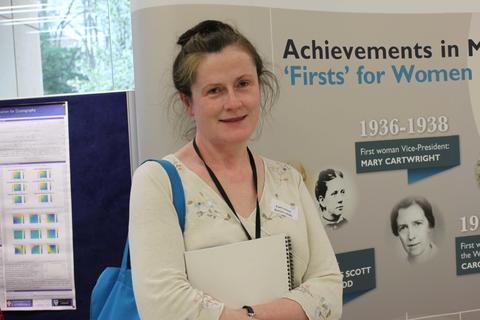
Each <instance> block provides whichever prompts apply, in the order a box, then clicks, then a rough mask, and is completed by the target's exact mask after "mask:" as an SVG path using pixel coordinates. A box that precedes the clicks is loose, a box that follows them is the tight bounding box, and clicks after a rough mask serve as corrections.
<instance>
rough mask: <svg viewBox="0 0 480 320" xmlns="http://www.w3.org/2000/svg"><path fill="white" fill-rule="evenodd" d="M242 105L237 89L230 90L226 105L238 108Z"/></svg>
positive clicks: (229, 107)
mask: <svg viewBox="0 0 480 320" xmlns="http://www.w3.org/2000/svg"><path fill="white" fill-rule="evenodd" d="M241 105H242V102H241V101H240V98H239V96H238V93H236V92H235V90H228V94H227V97H226V101H225V107H226V108H228V109H234V108H238V107H239V106H241Z"/></svg>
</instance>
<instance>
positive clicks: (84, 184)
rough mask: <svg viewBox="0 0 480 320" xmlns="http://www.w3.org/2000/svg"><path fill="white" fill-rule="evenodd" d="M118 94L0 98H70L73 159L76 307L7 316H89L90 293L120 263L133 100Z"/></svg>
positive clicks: (56, 319)
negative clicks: (107, 270)
mask: <svg viewBox="0 0 480 320" xmlns="http://www.w3.org/2000/svg"><path fill="white" fill-rule="evenodd" d="M130 94H131V93H128V92H113V93H103V94H88V95H68V96H55V97H45V98H32V99H15V100H3V101H0V106H5V105H12V104H23V103H30V104H32V103H45V102H58V101H67V102H68V106H69V114H68V116H69V118H68V121H69V136H70V163H71V167H70V170H71V186H72V189H71V193H72V223H73V252H74V271H75V274H74V276H75V287H76V302H77V305H76V308H77V309H76V310H74V311H29V312H25V311H10V312H5V313H6V318H7V319H13V320H15V319H22V320H40V319H52V320H63V319H78V320H81V319H82V320H83V319H88V318H89V311H90V293H91V290H92V288H93V286H94V285H95V282H96V279H97V278H98V276H99V274H100V273H101V272H102V271H103V269H104V268H105V267H107V266H119V265H120V262H121V256H122V253H123V247H124V244H125V240H126V237H127V228H128V199H129V193H130V181H131V179H130V178H131V170H130V155H129V133H128V110H127V100H128V97H129V95H130Z"/></svg>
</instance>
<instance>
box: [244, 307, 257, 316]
mask: <svg viewBox="0 0 480 320" xmlns="http://www.w3.org/2000/svg"><path fill="white" fill-rule="evenodd" d="M242 309H245V310H247V315H248V316H249V317H254V316H255V311H253V308H252V307H250V306H243V307H242Z"/></svg>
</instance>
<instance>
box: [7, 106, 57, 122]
mask: <svg viewBox="0 0 480 320" xmlns="http://www.w3.org/2000/svg"><path fill="white" fill-rule="evenodd" d="M65 114H66V108H65V103H52V104H39V105H29V106H11V107H9V106H6V107H0V120H8V119H18V118H20V119H21V118H32V117H53V116H65Z"/></svg>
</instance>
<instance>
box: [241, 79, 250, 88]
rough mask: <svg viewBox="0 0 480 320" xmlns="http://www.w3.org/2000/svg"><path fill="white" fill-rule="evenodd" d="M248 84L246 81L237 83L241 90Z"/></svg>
mask: <svg viewBox="0 0 480 320" xmlns="http://www.w3.org/2000/svg"><path fill="white" fill-rule="evenodd" d="M249 84H250V81H247V80H242V81H239V82H238V86H239V87H241V88H243V87H247V86H248V85H249Z"/></svg>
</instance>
